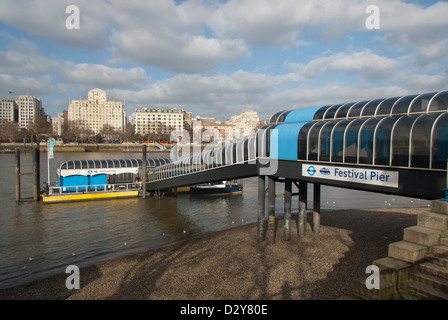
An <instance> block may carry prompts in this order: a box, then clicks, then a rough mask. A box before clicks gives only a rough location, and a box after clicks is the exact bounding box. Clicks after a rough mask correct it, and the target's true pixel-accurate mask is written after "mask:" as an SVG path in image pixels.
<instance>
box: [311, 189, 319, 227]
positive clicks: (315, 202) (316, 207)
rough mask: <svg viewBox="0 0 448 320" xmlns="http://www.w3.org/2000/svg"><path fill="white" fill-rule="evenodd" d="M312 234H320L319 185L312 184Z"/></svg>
mask: <svg viewBox="0 0 448 320" xmlns="http://www.w3.org/2000/svg"><path fill="white" fill-rule="evenodd" d="M313 185H314V186H313V187H314V188H313V232H314V233H319V232H320V183H314V184H313Z"/></svg>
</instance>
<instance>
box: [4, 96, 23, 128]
mask: <svg viewBox="0 0 448 320" xmlns="http://www.w3.org/2000/svg"><path fill="white" fill-rule="evenodd" d="M18 120H19V105H18V104H17V102H16V101H14V100H5V99H1V100H0V122H3V123H4V122H18Z"/></svg>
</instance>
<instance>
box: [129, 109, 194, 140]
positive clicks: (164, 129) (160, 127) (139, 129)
mask: <svg viewBox="0 0 448 320" xmlns="http://www.w3.org/2000/svg"><path fill="white" fill-rule="evenodd" d="M185 116H186V113H185V111H183V110H180V109H176V108H174V109H148V108H141V109H136V110H135V114H134V118H133V121H134V126H135V133H136V134H141V135H145V134H149V133H157V134H170V133H171V131H172V130H174V129H184V119H185Z"/></svg>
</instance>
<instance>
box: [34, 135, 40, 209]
mask: <svg viewBox="0 0 448 320" xmlns="http://www.w3.org/2000/svg"><path fill="white" fill-rule="evenodd" d="M33 178H34V179H33V180H34V183H33V200H34V201H39V200H40V151H39V139H37V142H36V148H34V149H33Z"/></svg>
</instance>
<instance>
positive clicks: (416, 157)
mask: <svg viewBox="0 0 448 320" xmlns="http://www.w3.org/2000/svg"><path fill="white" fill-rule="evenodd" d="M256 158H271V159H278V160H289V161H319V162H323V163H325V162H327V163H328V162H333V163H347V164H358V165H379V166H391V167H408V168H427V169H441V170H446V168H447V159H448V91H440V92H431V93H423V94H418V95H417V94H414V95H407V96H401V97H392V98H386V99H374V100H366V101H359V102H349V103H345V104H334V105H326V106H321V107H314V108H305V109H294V110H285V111H279V112H277V113H275V114H273V115H272V116H271V117H270V118H269V121H268V123H267V124H266V125H265V126H263V127H262V128H261V129H260V130H258V132H257V134H256V136H254V137H251V138H249V139H246V140H244V141H238V142H236V143H233V144H229V145H226V146H223V147H217V148H214V149H212V150H208V151H206V152H202V153H200V154H195V155H193V156H191V157H186V158H181V159H178V160H174V161H172V162H171V163H168V164H165V165H163V164H162V165H161V166H159V167H157V168H155V169H154V170H153V172H152V173H151V174H150V175H149V181H157V180H163V179H169V178H173V177H176V176H179V175H185V174H194V173H195V172H198V171H205V170H210V169H213V168H216V167H220V166H227V165H234V164H239V163H245V162H248V161H253V160H256Z"/></svg>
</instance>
